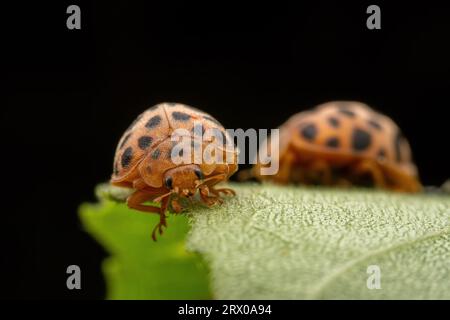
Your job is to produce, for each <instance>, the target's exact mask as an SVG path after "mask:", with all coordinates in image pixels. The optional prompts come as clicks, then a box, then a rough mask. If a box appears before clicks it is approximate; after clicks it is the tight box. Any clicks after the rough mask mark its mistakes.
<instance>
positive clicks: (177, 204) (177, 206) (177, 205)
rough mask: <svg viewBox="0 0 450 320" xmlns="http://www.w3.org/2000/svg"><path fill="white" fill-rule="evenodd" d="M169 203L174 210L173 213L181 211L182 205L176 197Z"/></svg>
mask: <svg viewBox="0 0 450 320" xmlns="http://www.w3.org/2000/svg"><path fill="white" fill-rule="evenodd" d="M171 205H172V209H173V210H174V211H175V213H180V212H181V211H183V207H182V206H181V204H180V202H179V201H178V199H173V200H172V203H171Z"/></svg>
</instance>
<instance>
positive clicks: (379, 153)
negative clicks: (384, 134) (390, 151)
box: [377, 148, 386, 159]
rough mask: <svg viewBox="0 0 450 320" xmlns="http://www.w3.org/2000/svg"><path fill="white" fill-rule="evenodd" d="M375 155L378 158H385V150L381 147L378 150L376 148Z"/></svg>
mask: <svg viewBox="0 0 450 320" xmlns="http://www.w3.org/2000/svg"><path fill="white" fill-rule="evenodd" d="M377 157H378V158H379V159H385V158H386V150H384V149H383V148H381V149H380V150H378V154H377Z"/></svg>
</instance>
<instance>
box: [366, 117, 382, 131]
mask: <svg viewBox="0 0 450 320" xmlns="http://www.w3.org/2000/svg"><path fill="white" fill-rule="evenodd" d="M367 123H368V124H369V126H371V127H372V128H374V129H377V130H381V129H383V128H382V127H381V124H380V123H379V122H378V121H376V120H374V119H369V120H368V121H367Z"/></svg>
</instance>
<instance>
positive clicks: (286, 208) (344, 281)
mask: <svg viewBox="0 0 450 320" xmlns="http://www.w3.org/2000/svg"><path fill="white" fill-rule="evenodd" d="M233 188H234V189H235V190H236V192H237V194H238V196H237V197H236V198H235V199H230V201H227V203H226V205H224V206H221V207H218V208H216V209H214V210H207V209H199V210H198V211H196V212H195V214H193V218H192V230H191V232H190V236H189V239H188V248H189V249H190V250H193V251H197V252H200V253H201V254H202V255H203V256H204V257H205V258H206V261H208V263H209V266H210V269H211V275H212V277H211V279H212V288H213V292H214V297H215V298H219V299H450V219H449V218H450V197H448V196H447V197H445V196H434V195H425V194H422V195H407V194H398V193H388V192H381V191H374V190H342V189H322V188H300V187H278V186H272V185H239V186H238V185H234V186H233ZM370 265H376V266H378V267H379V268H380V271H381V282H380V284H381V289H368V286H367V279H368V278H369V276H371V274H368V273H367V269H368V267H369V266H370Z"/></svg>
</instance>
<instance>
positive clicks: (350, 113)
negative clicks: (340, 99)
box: [338, 107, 355, 118]
mask: <svg viewBox="0 0 450 320" xmlns="http://www.w3.org/2000/svg"><path fill="white" fill-rule="evenodd" d="M338 111H339V112H340V113H342V114H344V115H346V116H347V117H351V118H353V117H354V116H355V113H354V112H353V111H352V110H350V109H348V108H346V107H339V109H338Z"/></svg>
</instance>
